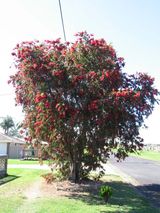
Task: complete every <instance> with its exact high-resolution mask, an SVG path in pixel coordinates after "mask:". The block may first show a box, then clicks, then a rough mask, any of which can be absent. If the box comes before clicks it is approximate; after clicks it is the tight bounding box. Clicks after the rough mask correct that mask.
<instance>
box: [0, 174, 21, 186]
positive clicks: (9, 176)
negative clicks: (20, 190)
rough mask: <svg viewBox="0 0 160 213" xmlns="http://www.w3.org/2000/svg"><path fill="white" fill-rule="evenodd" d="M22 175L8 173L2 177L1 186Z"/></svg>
mask: <svg viewBox="0 0 160 213" xmlns="http://www.w3.org/2000/svg"><path fill="white" fill-rule="evenodd" d="M19 177H20V176H16V175H7V176H5V177H3V178H1V179H0V186H1V185H3V184H6V183H8V182H10V181H12V180H15V179H17V178H19Z"/></svg>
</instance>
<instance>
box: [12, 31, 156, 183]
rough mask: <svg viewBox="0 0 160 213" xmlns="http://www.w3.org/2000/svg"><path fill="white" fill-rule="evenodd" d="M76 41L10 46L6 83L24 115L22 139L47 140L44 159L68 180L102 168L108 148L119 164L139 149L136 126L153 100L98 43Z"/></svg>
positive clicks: (142, 77)
mask: <svg viewBox="0 0 160 213" xmlns="http://www.w3.org/2000/svg"><path fill="white" fill-rule="evenodd" d="M76 36H77V40H76V41H75V42H74V43H69V42H65V43H62V42H61V41H60V39H57V40H54V41H50V40H45V41H44V42H39V41H31V42H22V43H21V44H18V45H17V46H16V48H15V49H14V52H13V53H12V55H13V56H14V62H15V66H16V68H17V73H16V74H15V75H13V76H11V79H10V82H11V83H12V84H13V86H14V87H15V92H16V102H17V104H20V105H22V106H23V110H24V112H25V122H24V127H25V128H26V129H27V131H28V136H27V138H26V140H28V142H29V143H33V141H34V143H35V141H36V144H37V145H40V144H41V143H40V142H41V141H47V142H48V145H47V146H45V148H44V147H42V149H43V151H44V153H45V155H47V156H48V157H49V158H51V159H53V160H54V162H56V163H57V165H58V166H59V169H60V170H61V171H62V172H66V171H68V176H71V177H72V178H73V180H74V181H75V182H77V181H79V180H80V179H81V178H83V177H86V176H87V175H88V174H89V172H90V171H91V170H95V169H96V168H98V167H101V168H102V166H101V163H105V162H106V161H107V159H108V158H109V157H110V154H111V153H112V151H113V150H114V155H115V156H116V157H117V158H118V159H124V158H125V157H126V156H127V155H128V153H129V152H136V151H138V150H140V149H141V148H142V146H143V139H142V138H140V136H139V128H140V127H141V126H142V125H143V124H144V119H145V118H146V117H148V116H149V115H150V114H151V113H152V110H153V108H154V105H155V103H156V102H157V95H158V91H157V89H155V88H154V79H153V78H151V77H150V76H148V75H147V74H144V73H137V74H135V75H128V74H126V73H124V72H122V68H123V66H124V59H123V58H120V57H118V56H117V54H116V52H115V50H114V49H113V47H112V46H111V45H109V44H107V42H106V41H105V40H104V39H95V38H94V37H93V35H89V34H87V33H86V32H81V33H78V34H77V35H76ZM66 169H67V170H66Z"/></svg>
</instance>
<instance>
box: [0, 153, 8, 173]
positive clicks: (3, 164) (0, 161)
mask: <svg viewBox="0 0 160 213" xmlns="http://www.w3.org/2000/svg"><path fill="white" fill-rule="evenodd" d="M7 160H8V156H7V155H0V177H4V176H6V175H7Z"/></svg>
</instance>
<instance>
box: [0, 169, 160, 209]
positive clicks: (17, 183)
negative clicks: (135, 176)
mask: <svg viewBox="0 0 160 213" xmlns="http://www.w3.org/2000/svg"><path fill="white" fill-rule="evenodd" d="M45 172H46V171H42V170H33V169H32V170H30V169H9V170H8V173H9V175H10V176H8V177H6V178H3V179H0V213H28V212H30V213H52V212H53V213H82V212H85V213H113V212H114V213H120V212H122V213H150V212H154V213H158V212H160V211H158V209H156V208H153V207H151V206H150V205H149V203H148V201H146V200H145V199H144V198H143V197H142V196H140V195H139V194H137V192H136V190H135V189H134V188H132V187H131V186H130V185H129V184H126V183H123V182H122V181H121V179H120V177H118V176H114V175H107V176H105V177H104V178H103V181H104V182H106V183H107V184H108V185H110V186H111V187H112V188H113V196H112V198H111V199H110V200H109V203H108V204H106V203H104V201H103V200H101V199H100V198H99V196H98V193H97V192H98V191H96V190H95V192H96V193H92V192H88V191H87V192H86V193H84V194H77V195H75V194H74V195H73V194H69V195H67V196H59V197H58V196H57V197H56V196H40V194H39V196H38V197H35V198H32V197H31V198H27V197H26V196H25V193H24V192H25V191H26V189H27V188H28V187H32V186H33V185H34V184H35V183H36V182H37V181H39V180H40V179H41V177H40V175H41V174H44V173H45ZM49 188H50V187H49Z"/></svg>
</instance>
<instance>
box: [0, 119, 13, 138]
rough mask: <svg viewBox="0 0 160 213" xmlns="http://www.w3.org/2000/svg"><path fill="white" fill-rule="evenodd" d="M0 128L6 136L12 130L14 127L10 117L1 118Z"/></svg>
mask: <svg viewBox="0 0 160 213" xmlns="http://www.w3.org/2000/svg"><path fill="white" fill-rule="evenodd" d="M0 126H1V127H2V129H3V130H4V134H6V135H8V134H9V131H10V130H11V128H13V127H14V126H15V125H14V121H13V119H12V117H11V116H6V117H4V118H3V121H2V122H1V123H0Z"/></svg>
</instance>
